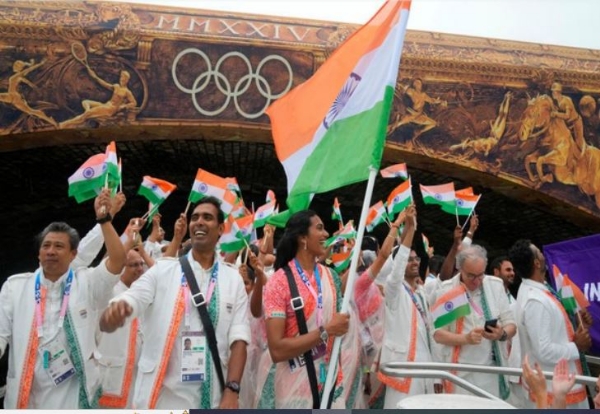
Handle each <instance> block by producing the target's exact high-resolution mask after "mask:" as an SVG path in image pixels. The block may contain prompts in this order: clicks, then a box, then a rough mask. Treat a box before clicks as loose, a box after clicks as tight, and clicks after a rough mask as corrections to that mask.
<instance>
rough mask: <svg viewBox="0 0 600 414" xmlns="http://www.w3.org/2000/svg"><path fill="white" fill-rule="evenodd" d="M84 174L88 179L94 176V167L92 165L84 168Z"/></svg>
mask: <svg viewBox="0 0 600 414" xmlns="http://www.w3.org/2000/svg"><path fill="white" fill-rule="evenodd" d="M83 176H84V177H85V178H88V179H89V178H92V177H93V176H94V169H93V168H92V167H87V168H86V169H85V170H83Z"/></svg>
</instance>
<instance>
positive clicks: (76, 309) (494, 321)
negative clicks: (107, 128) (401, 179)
mask: <svg viewBox="0 0 600 414" xmlns="http://www.w3.org/2000/svg"><path fill="white" fill-rule="evenodd" d="M124 203H125V197H124V196H123V195H122V194H121V193H119V194H117V195H116V196H113V197H111V194H110V192H109V191H108V190H103V191H102V193H101V194H100V195H99V196H98V197H97V198H96V199H95V202H94V211H93V214H94V217H95V219H96V221H97V223H98V224H97V225H96V226H95V227H94V228H92V229H91V230H90V231H89V233H88V234H87V235H86V236H85V237H84V238H82V239H81V240H80V239H79V235H78V234H77V232H76V231H75V230H74V229H73V228H71V227H70V226H69V225H68V224H66V223H59V222H55V223H51V224H50V225H48V226H47V227H46V228H45V229H44V230H43V231H42V232H41V233H40V235H39V255H38V258H39V268H38V269H36V270H35V271H34V272H27V273H22V274H17V275H13V276H11V277H9V278H8V279H7V281H6V282H5V283H4V284H3V286H2V289H1V292H0V353H2V354H4V353H5V352H9V364H8V365H9V367H8V375H7V385H6V389H5V392H6V393H5V400H4V406H5V408H44V409H78V408H135V409H154V408H157V409H161V408H162V409H179V408H181V409H189V408H261V409H264V408H313V407H318V406H319V403H320V399H321V398H322V397H323V389H324V384H325V380H326V378H327V373H328V370H329V369H330V367H331V366H336V367H337V369H336V371H335V376H334V379H333V389H332V390H331V393H330V394H329V405H330V406H331V407H332V408H347V409H352V408H396V407H397V405H398V403H399V402H400V401H402V400H403V399H404V398H406V397H408V396H411V395H416V394H429V393H466V391H464V390H462V389H461V388H460V387H456V386H454V385H453V384H452V383H450V382H447V381H442V380H435V379H421V378H410V377H406V378H402V377H395V376H390V375H386V374H385V373H384V372H383V371H381V370H380V367H382V366H383V365H384V364H386V363H389V362H395V361H407V362H435V361H437V362H453V363H458V364H461V363H463V364H480V365H486V366H491V367H492V366H506V367H521V366H523V368H524V374H523V376H515V377H511V376H503V375H495V374H482V373H466V372H456V375H458V376H459V377H461V378H463V379H465V380H466V381H468V382H471V383H472V384H475V385H476V386H478V387H480V388H482V389H484V390H485V391H487V392H489V393H490V394H492V395H495V396H497V397H499V398H502V399H503V400H505V401H507V402H509V403H510V404H512V405H513V406H515V407H520V408H534V407H536V406H537V407H540V408H543V407H546V406H553V407H556V408H564V407H568V408H589V402H588V401H589V400H588V398H591V395H588V391H587V390H586V387H585V386H583V385H575V384H574V377H573V375H574V374H578V375H583V374H587V375H589V372H588V371H587V365H586V361H585V356H584V352H585V351H587V350H588V349H589V348H590V346H591V339H590V334H589V328H590V326H591V324H592V323H593V321H592V320H591V317H590V315H589V313H588V312H586V310H585V309H582V310H580V311H579V312H578V314H575V313H572V312H568V311H566V310H565V308H564V307H563V305H562V304H561V302H560V300H559V298H557V293H556V292H555V291H554V289H553V288H552V286H551V285H550V284H549V283H548V281H547V279H546V278H547V269H546V263H545V260H544V256H543V254H542V252H541V251H540V250H539V249H538V247H536V246H535V245H533V244H532V243H531V242H530V241H528V240H518V241H516V242H515V243H514V245H513V246H512V248H511V249H510V250H509V251H508V252H507V255H506V256H503V257H499V258H496V259H495V260H493V261H492V263H491V265H490V266H489V268H490V271H489V272H487V271H486V270H487V268H488V257H487V252H486V250H485V249H484V248H483V247H482V246H480V245H477V244H474V243H473V240H474V238H475V233H476V231H477V228H478V225H479V221H478V217H477V216H476V215H474V216H473V217H472V218H471V220H470V225H469V228H468V231H467V233H466V235H463V231H462V230H461V228H460V227H457V228H456V229H455V231H454V241H453V244H452V247H451V249H450V251H449V252H448V253H447V255H446V256H438V255H433V252H431V251H429V252H427V254H425V255H421V256H419V255H418V254H417V251H423V249H415V248H414V245H415V244H416V243H420V242H421V241H420V240H418V241H417V240H415V237H414V236H415V231H416V228H417V223H418V219H417V211H416V207H415V206H414V205H410V206H409V207H408V208H407V209H406V210H405V211H404V212H402V213H401V214H399V215H398V217H397V218H396V219H395V220H394V221H393V222H391V223H389V233H388V234H387V236H386V238H385V240H383V242H382V243H381V245H379V243H377V242H376V241H375V240H374V239H372V238H371V239H369V242H368V243H364V244H363V246H355V243H354V242H353V241H352V240H343V241H342V242H338V243H335V244H332V245H331V246H328V247H326V243H325V242H326V241H327V240H328V239H329V236H330V235H329V233H328V232H327V230H326V229H325V226H324V224H323V222H322V220H321V218H320V217H319V216H318V215H317V214H316V213H315V212H313V211H310V210H304V211H300V212H297V213H295V214H294V215H292V216H291V218H290V219H289V220H288V222H287V224H286V227H285V229H283V230H278V231H281V234H280V235H279V237H278V240H279V241H278V243H277V246H275V232H276V229H275V228H274V227H272V226H270V225H266V226H265V228H264V231H263V236H262V238H261V239H259V240H257V241H256V243H255V244H252V245H250V246H248V247H247V248H245V249H243V250H242V251H240V252H237V253H227V254H223V253H221V252H219V251H218V248H217V246H218V242H219V238H220V236H221V234H222V233H223V227H224V221H225V217H224V214H223V212H222V210H221V208H220V201H219V200H217V199H215V198H213V197H206V198H203V199H202V200H200V202H199V203H198V204H197V205H196V206H195V207H194V208H193V210H192V211H191V215H190V216H189V217H188V216H187V215H186V214H181V215H180V217H179V218H178V219H177V221H176V223H175V224H174V228H173V238H172V240H171V241H170V242H166V241H165V240H164V230H163V229H162V227H161V218H160V215H156V216H155V217H154V218H153V219H152V222H151V233H150V235H149V236H148V237H147V239H146V240H145V241H143V240H142V238H141V235H140V234H141V232H143V229H144V226H145V225H146V221H145V220H143V219H142V218H132V219H131V220H130V221H129V225H128V226H127V228H126V229H125V231H124V232H123V234H122V235H121V236H119V235H118V233H117V231H116V230H115V228H114V227H113V225H112V219H113V218H114V216H115V215H116V214H118V213H119V211H120V210H121V208H122V207H123V205H124ZM463 236H464V237H463ZM103 246H104V247H105V248H106V253H105V255H104V257H103V258H102V259H101V260H100V261H99V263H98V264H97V265H96V266H93V267H92V266H91V265H92V263H95V262H97V259H96V257H97V256H98V254H99V253H100V251H101V250H102V248H103ZM275 247H276V248H275ZM361 247H362V250H360V260H359V267H358V272H357V277H356V278H355V283H354V286H353V289H348V290H346V287H347V286H346V284H347V282H348V280H349V277H348V270H347V269H346V270H344V271H342V272H340V273H339V274H338V272H336V271H335V270H334V266H333V265H332V260H331V257H332V251H333V250H335V249H337V250H340V249H341V250H344V249H353V248H356V249H359V248H361ZM422 261H427V262H428V266H427V269H428V270H427V272H426V274H425V275H421V274H420V271H419V269H420V268H421V267H422V266H421V264H422V263H421V262H422ZM352 279H353V278H350V280H352ZM347 291H348V292H352V294H351V299H350V306H349V308H348V309H347V310H344V311H343V312H342V303H343V300H344V294H345V292H347ZM461 301H462V302H461ZM337 337H341V349H340V353H339V359H338V360H334V361H333V363H330V360H331V358H332V354H333V345H334V342H335V338H337ZM530 361H531V364H533V368H532V366H531V365H530ZM542 371H554V372H555V376H554V378H553V379H552V380H546V379H545V378H544V377H543V375H542V374H541V372H542ZM594 402H595V403H596V404H600V401H598V400H596V399H595V400H594Z"/></svg>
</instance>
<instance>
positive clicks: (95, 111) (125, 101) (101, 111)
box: [60, 59, 137, 128]
mask: <svg viewBox="0 0 600 414" xmlns="http://www.w3.org/2000/svg"><path fill="white" fill-rule="evenodd" d="M78 60H80V61H82V63H83V64H84V65H85V67H86V68H87V71H88V73H89V75H90V77H91V78H92V79H94V80H95V81H96V82H98V83H99V84H100V85H101V86H102V87H104V88H106V89H108V90H111V91H112V97H111V98H110V99H109V100H108V101H107V102H98V101H94V100H91V99H85V100H84V101H83V102H81V106H82V107H83V109H84V112H83V113H82V114H80V115H77V116H76V117H74V118H71V119H68V120H66V121H64V122H61V123H60V127H61V128H72V127H75V126H79V125H82V124H85V122H86V121H88V120H100V121H102V120H107V119H111V118H113V117H114V116H115V115H117V114H118V113H119V112H122V111H131V110H134V109H135V107H136V106H137V101H136V99H135V97H134V96H133V93H132V92H131V91H130V90H129V88H128V87H127V84H128V83H129V79H130V78H131V75H130V74H129V72H127V71H126V70H122V71H121V73H120V76H119V83H114V84H111V83H108V82H106V81H105V80H104V79H102V78H100V77H99V76H98V75H97V74H96V72H94V70H93V69H92V68H91V67H90V66H89V65H88V64H87V60H85V59H78Z"/></svg>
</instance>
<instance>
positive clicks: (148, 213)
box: [141, 204, 160, 220]
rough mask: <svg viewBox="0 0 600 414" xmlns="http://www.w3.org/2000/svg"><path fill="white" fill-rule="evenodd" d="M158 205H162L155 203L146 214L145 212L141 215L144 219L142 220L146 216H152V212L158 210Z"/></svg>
mask: <svg viewBox="0 0 600 414" xmlns="http://www.w3.org/2000/svg"><path fill="white" fill-rule="evenodd" d="M158 207H160V204H155V205H154V206H152V208H151V209H150V210H148V211H146V214H144V215H143V216H142V217H141V219H142V220H144V219H145V218H146V217H149V216H150V214H152V212H153V211H154V210H158Z"/></svg>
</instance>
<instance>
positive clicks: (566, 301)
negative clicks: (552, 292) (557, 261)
mask: <svg viewBox="0 0 600 414" xmlns="http://www.w3.org/2000/svg"><path fill="white" fill-rule="evenodd" d="M552 273H553V274H554V283H555V286H556V292H557V293H558V296H559V297H560V301H561V303H562V305H563V307H564V308H565V310H566V311H567V312H569V313H575V312H577V311H579V310H580V307H579V304H578V303H577V300H576V299H575V292H574V291H573V286H572V283H573V282H571V280H570V279H569V278H568V277H566V275H563V274H562V272H561V271H560V269H559V268H558V266H556V265H552Z"/></svg>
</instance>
